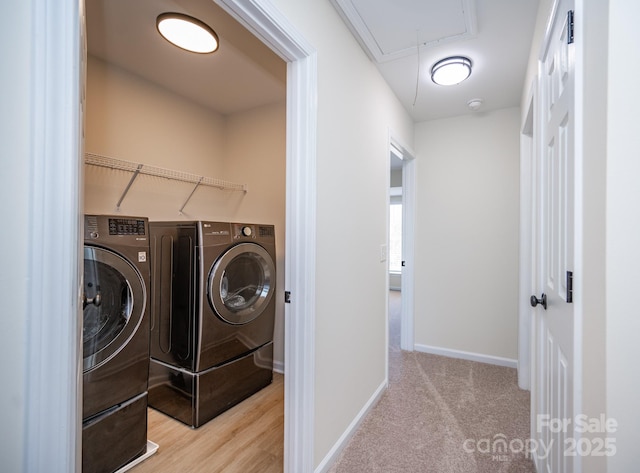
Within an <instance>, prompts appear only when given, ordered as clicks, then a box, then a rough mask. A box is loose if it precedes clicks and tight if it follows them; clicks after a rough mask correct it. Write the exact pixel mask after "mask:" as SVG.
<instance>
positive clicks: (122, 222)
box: [109, 218, 145, 235]
mask: <svg viewBox="0 0 640 473" xmlns="http://www.w3.org/2000/svg"><path fill="white" fill-rule="evenodd" d="M144 234H145V228H144V220H139V219H135V218H110V219H109V235H144Z"/></svg>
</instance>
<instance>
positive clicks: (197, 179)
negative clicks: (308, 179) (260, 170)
mask: <svg viewBox="0 0 640 473" xmlns="http://www.w3.org/2000/svg"><path fill="white" fill-rule="evenodd" d="M84 162H85V164H89V165H91V166H100V167H103V168H108V169H117V170H120V171H129V172H132V173H133V176H132V177H131V180H130V181H129V184H128V185H127V187H126V189H125V190H124V192H123V193H122V196H121V197H120V200H119V201H118V203H117V204H116V207H117V209H118V210H119V209H120V204H121V203H122V201H123V200H124V197H125V196H126V195H127V192H129V189H130V188H131V185H132V184H133V181H135V179H136V178H137V177H138V175H139V174H146V175H148V176H156V177H162V178H165V179H171V180H174V181H181V182H189V183H191V184H195V187H194V188H193V191H191V194H190V195H189V197H188V198H187V201H186V202H185V203H184V204H183V205H182V207H181V208H180V212H182V210H183V209H184V207H185V206H186V205H187V203H188V202H189V200H190V199H191V197H192V196H193V194H194V192H195V191H196V189H197V188H198V186H201V185H204V186H209V187H215V188H217V189H221V190H231V191H242V192H245V193H246V192H247V186H246V185H244V184H236V183H234V182H229V181H224V180H222V179H215V178H213V177H206V176H198V175H197V174H191V173H188V172H183V171H176V170H173V169H165V168H161V167H157V166H151V165H149V164H140V163H133V162H131V161H124V160H122V159H116V158H110V157H107V156H100V155H98V154H93V153H85V155H84Z"/></svg>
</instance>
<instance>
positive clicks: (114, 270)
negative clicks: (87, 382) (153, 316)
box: [82, 246, 145, 371]
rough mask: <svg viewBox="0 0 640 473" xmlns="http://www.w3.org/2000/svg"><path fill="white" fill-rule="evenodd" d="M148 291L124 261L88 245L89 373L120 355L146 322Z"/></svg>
mask: <svg viewBox="0 0 640 473" xmlns="http://www.w3.org/2000/svg"><path fill="white" fill-rule="evenodd" d="M144 291H145V289H144V284H143V282H142V278H141V277H140V275H139V273H138V271H137V270H136V269H135V268H134V267H133V266H132V265H131V264H130V263H128V262H127V261H126V260H125V259H124V258H122V257H121V256H119V255H117V254H115V253H113V252H111V251H108V250H104V249H102V248H97V247H96V248H94V247H87V246H85V248H84V293H83V298H82V300H83V302H82V306H83V333H82V340H83V368H84V370H85V371H87V370H88V369H92V368H95V367H97V366H98V365H101V364H102V363H104V362H105V361H107V360H108V359H109V358H111V357H112V356H113V355H115V354H116V353H118V352H119V351H120V350H121V349H122V347H124V345H126V343H127V342H128V341H129V339H130V338H131V337H132V336H133V334H134V333H135V330H136V329H137V327H138V325H139V324H140V321H141V320H142V314H143V311H144V302H143V301H144V295H145V292H144ZM136 294H138V296H135V295H136ZM136 301H138V302H136Z"/></svg>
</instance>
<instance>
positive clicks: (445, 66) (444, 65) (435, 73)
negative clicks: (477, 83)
mask: <svg viewBox="0 0 640 473" xmlns="http://www.w3.org/2000/svg"><path fill="white" fill-rule="evenodd" d="M470 75H471V60H470V59H469V58H466V57H462V56H453V57H448V58H446V59H442V60H441V61H438V62H436V63H435V64H434V66H433V67H432V68H431V80H432V81H433V82H435V83H436V84H438V85H456V84H459V83H460V82H462V81H463V80H465V79H466V78H467V77H469V76H470Z"/></svg>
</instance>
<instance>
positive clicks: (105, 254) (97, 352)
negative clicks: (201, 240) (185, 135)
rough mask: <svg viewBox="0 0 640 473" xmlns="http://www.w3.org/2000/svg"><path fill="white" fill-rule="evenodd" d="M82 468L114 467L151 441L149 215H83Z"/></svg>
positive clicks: (141, 451) (103, 469) (86, 472)
mask: <svg viewBox="0 0 640 473" xmlns="http://www.w3.org/2000/svg"><path fill="white" fill-rule="evenodd" d="M84 236H85V240H84V280H83V304H82V305H83V402H82V418H83V422H82V471H83V473H89V472H92V473H93V472H96V473H97V472H113V471H115V470H117V469H119V468H121V467H122V466H124V465H126V464H127V463H129V462H130V461H131V460H133V459H135V458H136V457H138V456H140V455H142V454H144V453H145V451H146V445H147V386H148V377H149V315H148V312H149V305H150V304H149V302H150V294H149V288H150V274H151V273H150V265H149V257H148V256H149V231H148V221H147V219H146V218H142V217H121V216H117V217H116V216H104V215H85V217H84Z"/></svg>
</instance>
